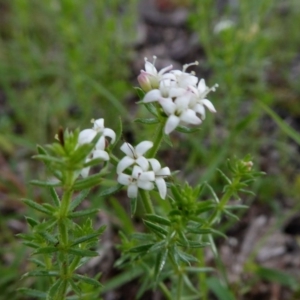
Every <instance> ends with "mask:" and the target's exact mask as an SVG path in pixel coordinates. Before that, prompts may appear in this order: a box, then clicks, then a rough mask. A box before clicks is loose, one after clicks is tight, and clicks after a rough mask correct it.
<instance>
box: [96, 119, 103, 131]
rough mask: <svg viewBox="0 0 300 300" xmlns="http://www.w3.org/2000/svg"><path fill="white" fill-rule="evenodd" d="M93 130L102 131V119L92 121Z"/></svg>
mask: <svg viewBox="0 0 300 300" xmlns="http://www.w3.org/2000/svg"><path fill="white" fill-rule="evenodd" d="M93 128H94V130H96V131H102V130H103V129H104V119H97V120H95V121H94V127H93Z"/></svg>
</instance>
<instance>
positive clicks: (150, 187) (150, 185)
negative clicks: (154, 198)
mask: <svg viewBox="0 0 300 300" xmlns="http://www.w3.org/2000/svg"><path fill="white" fill-rule="evenodd" d="M137 186H138V187H139V188H141V189H143V190H147V191H151V190H153V189H154V184H153V183H152V182H150V181H144V180H139V181H138V182H137Z"/></svg>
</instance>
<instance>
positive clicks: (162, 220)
mask: <svg viewBox="0 0 300 300" xmlns="http://www.w3.org/2000/svg"><path fill="white" fill-rule="evenodd" d="M146 219H147V220H148V221H152V222H156V223H158V224H161V225H165V226H171V221H170V220H168V219H167V218H164V217H161V216H159V215H154V214H146Z"/></svg>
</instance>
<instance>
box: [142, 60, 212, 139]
mask: <svg viewBox="0 0 300 300" xmlns="http://www.w3.org/2000/svg"><path fill="white" fill-rule="evenodd" d="M155 60H156V57H155V56H154V60H153V63H150V62H149V61H148V60H147V58H145V70H141V73H140V75H139V76H138V82H139V84H140V86H141V88H142V89H143V90H144V91H145V92H146V94H145V97H144V99H143V102H144V103H150V102H157V103H158V104H159V105H160V106H161V108H162V110H163V112H164V114H165V115H166V116H167V121H166V124H165V128H164V132H165V133H166V134H169V133H171V132H172V131H173V130H175V129H176V127H177V126H179V125H189V124H192V125H199V124H201V123H202V121H203V120H204V119H205V108H207V109H208V110H209V111H210V112H213V113H215V112H216V110H215V107H214V106H213V104H212V103H211V102H210V101H209V100H208V99H206V96H207V94H208V93H209V92H210V91H215V89H216V87H217V86H218V85H217V84H216V85H214V86H213V87H211V88H209V87H207V86H206V84H205V81H204V79H200V80H199V79H198V77H197V76H195V75H194V74H193V73H187V72H186V69H187V68H188V67H189V66H192V65H197V64H198V62H195V63H191V64H187V65H184V66H183V70H182V71H179V70H172V68H173V67H172V65H170V66H168V67H166V68H164V69H162V70H161V71H159V72H158V71H157V70H156V68H155V66H154V65H155Z"/></svg>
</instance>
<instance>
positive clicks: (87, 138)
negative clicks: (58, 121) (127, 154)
mask: <svg viewBox="0 0 300 300" xmlns="http://www.w3.org/2000/svg"><path fill="white" fill-rule="evenodd" d="M92 123H94V126H93V128H92V129H84V130H82V131H81V132H80V133H79V136H78V145H83V144H88V143H91V142H92V140H93V139H94V137H95V136H96V135H97V133H98V132H100V133H102V135H101V136H100V138H99V140H98V141H97V143H96V145H95V148H94V149H93V150H92V152H91V153H90V155H89V157H87V158H86V162H89V161H90V160H91V159H94V158H101V159H102V160H104V161H108V160H109V155H108V153H107V152H106V151H105V147H106V139H105V138H106V137H109V138H110V139H111V142H112V143H113V142H114V141H115V139H116V134H115V132H114V131H113V130H112V129H110V128H105V127H104V119H97V120H92ZM89 170H90V167H86V168H83V169H82V170H81V172H80V174H81V176H82V177H87V176H88V173H89Z"/></svg>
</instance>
